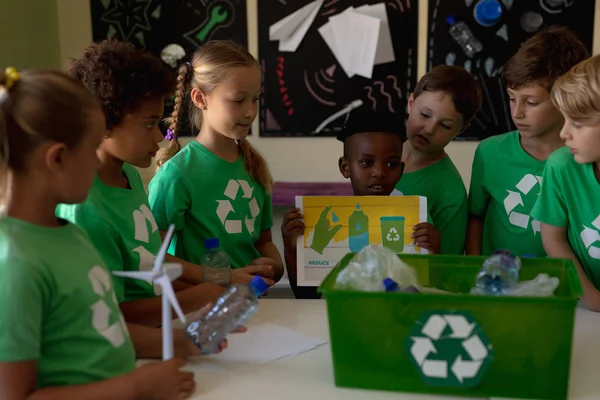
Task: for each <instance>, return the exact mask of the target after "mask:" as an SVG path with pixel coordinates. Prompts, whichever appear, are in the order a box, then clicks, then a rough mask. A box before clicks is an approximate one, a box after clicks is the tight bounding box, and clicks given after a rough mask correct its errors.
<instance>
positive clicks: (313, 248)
mask: <svg viewBox="0 0 600 400" xmlns="http://www.w3.org/2000/svg"><path fill="white" fill-rule="evenodd" d="M296 207H298V208H299V209H300V213H302V214H304V224H305V226H306V229H305V231H304V235H303V236H301V237H299V238H298V246H297V249H298V251H297V263H298V267H297V274H298V285H299V286H319V285H320V284H321V282H322V281H323V279H324V278H325V277H326V276H327V274H328V273H329V272H330V271H331V270H332V269H333V268H334V267H335V266H336V265H337V263H338V262H339V261H340V260H341V259H342V258H343V257H344V256H345V255H346V254H348V253H349V252H357V251H360V250H361V249H362V248H363V247H365V246H367V245H368V244H372V243H379V244H382V245H383V246H386V247H388V248H390V249H392V250H394V251H395V252H396V253H398V254H401V253H403V254H427V250H425V249H421V248H419V247H417V246H414V245H413V240H412V238H411V236H410V235H411V233H412V231H413V227H414V226H415V225H417V224H419V223H421V222H427V198H425V197H421V196H360V197H357V196H297V197H296Z"/></svg>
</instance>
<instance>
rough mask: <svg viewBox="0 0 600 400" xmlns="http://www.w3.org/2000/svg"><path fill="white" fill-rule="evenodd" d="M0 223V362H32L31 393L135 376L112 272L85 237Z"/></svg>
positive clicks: (67, 228) (69, 229) (67, 230)
mask: <svg viewBox="0 0 600 400" xmlns="http://www.w3.org/2000/svg"><path fill="white" fill-rule="evenodd" d="M65 224H66V225H64V226H62V227H56V228H50V227H42V226H38V225H33V224H30V223H27V222H25V221H22V220H18V219H14V218H8V217H4V218H2V219H1V220H0V307H1V308H2V312H0V361H1V362H19V361H37V386H38V387H39V388H41V387H48V386H63V385H77V384H85V383H91V382H96V381H100V380H104V379H108V378H113V377H115V376H118V375H122V374H126V373H128V372H131V371H133V370H134V369H135V351H134V348H133V345H132V343H131V340H130V338H129V333H128V331H127V326H126V325H125V321H124V320H123V316H122V314H121V311H120V310H119V306H118V303H117V299H116V297H115V293H114V291H113V288H112V281H111V277H110V272H109V271H108V270H107V269H106V268H105V267H104V264H103V263H102V258H101V257H100V255H99V254H98V252H97V251H96V250H95V249H94V246H93V245H92V244H91V242H90V239H89V238H88V237H87V235H86V234H85V232H83V231H81V230H80V229H79V228H77V227H76V226H75V225H73V224H69V223H67V222H66V221H65Z"/></svg>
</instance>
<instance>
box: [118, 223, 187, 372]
mask: <svg viewBox="0 0 600 400" xmlns="http://www.w3.org/2000/svg"><path fill="white" fill-rule="evenodd" d="M174 231H175V225H171V226H170V227H169V230H168V231H167V234H166V236H165V239H164V240H163V242H162V244H161V246H160V249H159V250H158V254H157V255H156V258H155V259H154V266H153V267H152V271H114V272H113V274H114V275H116V276H120V277H123V278H133V279H139V280H142V281H151V282H153V283H155V284H157V285H160V287H161V288H162V333H163V360H165V361H166V360H170V359H171V358H173V328H172V327H171V319H172V317H171V306H173V309H174V310H175V312H176V313H177V316H178V317H179V320H180V321H181V322H182V323H183V324H184V325H185V324H186V319H185V315H183V311H181V307H180V306H179V302H178V301H177V297H176V296H175V291H174V290H173V284H172V283H171V281H173V280H175V279H177V278H179V276H180V275H181V273H182V267H181V264H176V263H166V264H163V261H164V259H165V255H166V254H167V248H168V247H169V243H171V238H172V237H173V232H174Z"/></svg>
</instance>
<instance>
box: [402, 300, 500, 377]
mask: <svg viewBox="0 0 600 400" xmlns="http://www.w3.org/2000/svg"><path fill="white" fill-rule="evenodd" d="M476 328H478V329H476ZM444 332H445V334H444ZM406 350H407V351H408V352H409V353H410V356H411V361H412V362H413V364H415V367H416V368H417V370H418V372H419V374H420V375H421V377H422V379H423V380H424V381H425V382H426V383H428V384H431V385H436V386H454V387H472V386H474V385H476V384H477V383H478V382H479V381H481V379H482V378H483V375H484V373H485V371H486V370H487V367H488V366H489V364H490V363H491V361H492V358H493V357H492V356H493V349H492V345H491V343H490V340H489V338H488V337H487V335H486V334H485V333H484V332H483V331H482V330H481V329H480V327H479V325H478V324H477V322H476V321H475V320H474V319H473V318H472V317H471V316H470V314H469V313H467V312H463V313H459V312H456V313H451V314H447V313H443V312H435V311H429V312H426V313H424V316H423V317H422V318H420V319H419V321H417V323H416V324H415V326H414V327H413V329H412V330H411V333H410V336H409V337H408V338H407V340H406Z"/></svg>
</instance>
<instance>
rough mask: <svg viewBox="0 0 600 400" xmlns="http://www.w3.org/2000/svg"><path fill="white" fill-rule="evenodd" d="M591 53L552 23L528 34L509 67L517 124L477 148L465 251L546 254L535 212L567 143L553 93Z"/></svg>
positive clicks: (506, 77) (507, 76)
mask: <svg viewBox="0 0 600 400" xmlns="http://www.w3.org/2000/svg"><path fill="white" fill-rule="evenodd" d="M587 57H589V53H588V50H587V49H586V47H585V46H584V44H583V43H582V42H580V41H579V39H578V38H577V36H576V35H575V34H574V33H573V32H571V31H569V30H568V29H567V28H563V27H550V28H547V29H545V30H542V31H540V32H538V33H537V34H535V35H534V36H532V37H531V38H530V39H529V40H527V41H526V42H525V43H524V44H523V45H522V46H521V48H520V49H519V50H518V51H517V53H516V54H515V55H514V56H513V57H512V58H511V59H510V60H509V61H508V63H507V64H506V65H505V68H504V72H503V77H504V80H505V81H506V86H507V92H508V97H509V102H510V110H511V116H512V119H513V122H514V123H515V125H516V127H517V130H515V131H512V132H508V133H505V134H503V135H499V136H492V137H490V138H488V139H486V140H484V141H482V142H481V143H480V144H479V146H478V147H477V150H476V151H475V159H474V160H473V169H472V174H471V187H470V190H469V222H468V229H467V243H466V254H468V255H480V254H483V255H489V254H491V253H492V252H493V251H494V250H497V249H509V250H511V251H513V252H514V253H516V254H518V255H524V254H527V255H534V256H538V257H543V256H545V255H546V252H545V251H544V246H543V245H542V238H541V234H540V222H539V221H538V220H536V219H534V218H532V217H531V215H530V214H531V210H532V208H533V206H534V204H535V202H536V200H537V198H538V193H539V191H540V186H541V185H542V181H543V180H542V172H543V170H544V165H545V164H546V160H547V159H548V157H549V156H550V154H551V153H552V152H553V151H555V150H557V149H559V148H560V147H563V146H564V140H563V139H562V138H561V137H560V131H561V128H562V126H563V124H564V118H563V116H562V114H561V113H560V111H558V110H557V109H556V107H555V106H554V104H553V103H552V100H551V98H550V91H551V89H552V85H553V84H554V82H555V81H556V80H557V79H558V78H559V77H560V76H561V75H563V74H565V73H566V72H567V71H569V70H570V69H571V68H572V67H573V66H574V65H575V64H577V63H579V62H581V61H583V60H584V59H586V58H587Z"/></svg>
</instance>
